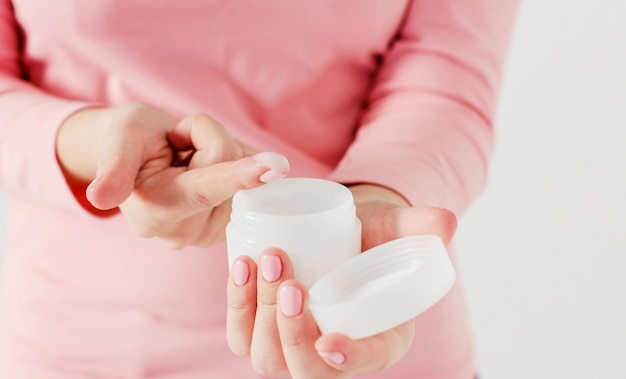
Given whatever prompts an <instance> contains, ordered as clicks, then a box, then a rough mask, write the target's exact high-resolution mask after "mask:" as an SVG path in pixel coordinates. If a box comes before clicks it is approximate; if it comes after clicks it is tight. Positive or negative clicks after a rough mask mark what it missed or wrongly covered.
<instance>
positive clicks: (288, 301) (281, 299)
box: [278, 286, 302, 317]
mask: <svg viewBox="0 0 626 379" xmlns="http://www.w3.org/2000/svg"><path fill="white" fill-rule="evenodd" d="M278 303H279V305H280V311H281V312H282V313H283V314H284V315H285V316H287V317H295V316H297V315H299V314H300V313H301V312H302V292H301V291H300V289H298V288H296V287H292V286H284V287H281V288H280V291H279V292H278Z"/></svg>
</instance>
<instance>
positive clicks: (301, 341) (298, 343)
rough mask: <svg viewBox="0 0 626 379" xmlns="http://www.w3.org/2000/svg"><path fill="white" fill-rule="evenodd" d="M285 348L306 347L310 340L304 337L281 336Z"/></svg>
mask: <svg viewBox="0 0 626 379" xmlns="http://www.w3.org/2000/svg"><path fill="white" fill-rule="evenodd" d="M280 339H281V342H282V344H283V346H286V347H294V348H299V347H303V346H306V345H307V344H309V343H310V340H309V339H307V338H306V337H305V336H302V335H283V334H281V335H280Z"/></svg>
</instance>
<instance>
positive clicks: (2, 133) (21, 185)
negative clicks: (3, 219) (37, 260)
mask: <svg viewBox="0 0 626 379" xmlns="http://www.w3.org/2000/svg"><path fill="white" fill-rule="evenodd" d="M20 74H21V68H20V63H19V37H18V33H17V25H16V21H15V16H14V13H13V9H12V6H11V2H10V1H9V0H0V190H2V191H6V192H8V193H9V194H11V195H17V196H22V197H25V198H30V199H33V200H36V201H43V202H45V203H47V204H49V205H53V206H60V207H66V208H67V207H70V208H73V209H76V210H80V209H82V208H81V207H80V205H79V204H78V202H77V201H76V200H75V198H74V197H73V195H72V192H71V191H70V189H69V187H68V185H67V184H66V181H65V178H64V176H63V173H62V172H61V169H60V167H59V165H58V163H57V160H56V152H55V138H56V133H57V130H58V127H59V126H60V125H61V123H62V122H63V120H64V119H65V118H67V117H68V116H69V115H70V114H72V113H73V112H75V111H77V110H78V109H81V108H84V107H86V106H87V105H88V104H86V103H82V102H73V101H68V100H64V99H60V98H56V97H53V96H50V95H48V94H46V93H44V92H42V91H40V90H39V89H37V88H36V87H34V86H33V85H31V84H29V83H28V82H26V81H24V80H22V79H21V78H20Z"/></svg>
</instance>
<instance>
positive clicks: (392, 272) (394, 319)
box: [309, 235, 456, 339]
mask: <svg viewBox="0 0 626 379" xmlns="http://www.w3.org/2000/svg"><path fill="white" fill-rule="evenodd" d="M455 279H456V274H455V272H454V268H453V267H452V263H451V262H450V258H449V257H448V253H447V251H446V249H445V247H444V245H443V242H442V241H441V239H440V238H439V237H437V236H431V235H418V236H409V237H404V238H400V239H397V240H393V241H390V242H387V243H384V244H382V245H379V246H376V247H374V248H372V249H369V250H367V251H365V252H363V253H361V254H359V255H358V256H356V257H354V258H351V259H349V260H348V261H346V262H345V263H343V264H341V265H340V266H338V267H337V268H335V269H333V270H332V271H331V272H329V273H327V274H326V275H324V276H322V277H321V278H320V279H319V280H318V281H317V282H315V284H313V286H312V287H311V289H310V290H309V306H310V309H311V312H312V313H313V317H314V318H315V321H316V322H317V325H318V327H319V329H320V331H321V332H322V334H325V333H330V332H338V333H342V334H345V335H347V336H348V337H350V338H352V339H358V338H365V337H369V336H372V335H374V334H378V333H381V332H384V331H386V330H389V329H392V328H394V327H396V326H398V325H400V324H402V323H404V322H406V321H408V320H410V319H411V318H413V317H416V316H417V315H419V314H421V313H422V312H424V311H426V310H427V309H428V308H430V307H431V306H433V305H434V304H435V303H437V302H438V301H439V300H440V299H441V298H442V297H443V296H444V295H445V294H446V293H447V292H448V291H449V290H450V288H452V285H453V284H454V281H455Z"/></svg>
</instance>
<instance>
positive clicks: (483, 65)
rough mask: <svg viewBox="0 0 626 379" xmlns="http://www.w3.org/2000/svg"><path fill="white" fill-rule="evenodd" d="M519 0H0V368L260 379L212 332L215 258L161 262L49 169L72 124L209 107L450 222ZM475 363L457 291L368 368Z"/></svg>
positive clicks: (401, 371)
mask: <svg viewBox="0 0 626 379" xmlns="http://www.w3.org/2000/svg"><path fill="white" fill-rule="evenodd" d="M516 3H517V1H516V0H420V1H414V2H412V1H406V0H385V1H381V0H343V1H337V0H334V1H331V0H316V1H304V0H289V1H287V0H284V1H243V0H212V1H197V0H180V1H168V0H150V1H147V0H108V1H97V2H96V1H84V0H66V1H33V0H30V1H29V0H13V1H10V0H0V189H2V190H3V191H5V192H6V193H7V195H8V198H9V216H8V217H9V220H8V221H9V230H8V243H7V246H6V257H5V264H4V266H5V272H4V274H3V285H2V289H3V293H2V302H3V309H2V332H1V334H0V342H1V343H2V346H4V350H3V351H2V352H1V353H0V357H1V358H2V359H3V360H4V362H3V365H2V369H1V370H0V377H2V378H7V379H9V378H10V379H42V378H46V379H74V378H155V379H156V378H160V379H193V378H242V379H243V378H255V377H256V375H255V374H254V373H253V371H252V368H251V366H250V364H249V363H248V361H247V359H245V358H238V357H236V356H235V355H233V354H232V353H230V351H229V350H228V348H227V345H226V341H225V302H226V300H225V294H226V291H225V283H226V280H227V276H228V271H227V270H228V269H227V260H226V255H225V251H224V247H223V246H221V245H220V246H214V247H212V248H210V249H196V248H187V249H184V250H183V251H171V250H169V249H168V248H167V247H166V246H165V245H164V244H163V243H161V242H160V241H158V240H154V239H141V238H138V237H136V236H134V235H133V234H132V233H131V231H130V230H129V228H128V226H127V224H126V222H125V220H124V219H123V217H121V216H120V215H117V216H114V217H110V218H98V217H95V216H93V215H91V214H89V213H87V212H86V211H84V210H83V209H82V208H81V207H80V206H79V204H78V203H77V202H76V200H75V199H74V198H73V196H72V194H71V192H70V190H69V189H68V187H67V184H66V182H65V181H64V178H63V175H62V173H61V171H60V169H59V166H58V164H57V161H56V159H55V150H54V145H55V143H54V141H55V134H56V132H57V129H58V127H59V125H60V124H61V123H62V121H63V120H64V119H65V118H66V117H67V116H68V115H69V114H71V113H72V112H74V111H76V110H78V109H80V108H82V107H85V106H86V105H88V104H94V103H97V104H104V105H112V104H120V103H124V102H129V101H139V102H145V103H150V104H153V105H156V106H159V107H162V108H164V109H166V110H169V111H170V112H172V113H174V114H176V115H179V116H184V115H188V114H192V113H198V112H202V113H207V114H209V115H212V116H213V117H215V118H217V119H218V120H219V121H220V122H221V123H222V124H224V125H225V126H226V127H227V128H228V129H229V130H230V131H231V132H232V133H233V134H234V135H235V136H236V137H238V138H239V139H241V140H243V141H244V142H246V143H247V144H249V145H251V146H253V147H255V148H256V149H257V150H260V151H264V150H271V151H279V152H281V153H283V154H285V155H286V156H287V157H288V158H289V160H290V162H291V166H292V172H291V176H311V177H326V178H330V179H332V180H336V181H339V182H343V183H353V182H370V183H380V184H384V185H385V186H388V187H391V188H393V189H395V190H397V191H399V192H400V193H402V194H403V195H404V196H405V197H406V198H407V199H409V200H410V201H411V202H412V203H413V204H430V205H436V206H441V207H446V208H449V209H451V210H453V211H454V212H456V213H457V215H460V214H461V213H462V212H463V211H464V209H465V208H466V207H467V205H468V204H469V202H470V201H471V200H472V199H473V198H474V197H475V196H476V195H477V194H478V193H479V191H480V190H481V188H482V187H483V185H484V183H485V177H486V173H487V166H488V160H489V157H490V154H491V149H492V147H491V145H492V139H493V131H492V120H493V115H494V108H495V104H496V98H497V92H498V86H499V84H500V79H501V74H502V67H503V60H504V56H505V51H506V46H507V42H508V40H509V34H510V30H511V27H512V24H513V19H514V11H515V8H516ZM23 78H28V79H27V80H25V79H23ZM474 370H475V368H474V363H473V357H472V338H471V333H470V329H469V327H468V322H467V319H466V310H465V304H464V298H463V294H462V290H461V288H460V286H459V283H458V282H457V284H456V285H455V287H454V288H453V289H452V291H451V292H450V293H449V294H448V295H447V296H446V297H445V298H444V299H443V300H442V301H440V302H439V303H438V304H437V305H436V306H435V307H433V308H431V309H430V310H429V311H427V312H426V313H424V314H423V315H421V316H419V317H418V319H417V327H416V336H415V342H414V344H413V347H412V349H411V351H410V352H409V354H408V356H407V357H406V358H405V359H404V360H403V361H401V362H400V363H399V364H397V365H396V366H394V367H393V368H391V369H389V370H388V371H386V372H384V373H380V374H378V375H374V376H372V377H375V378H395V379H398V378H413V379H415V378H428V379H444V378H445V379H448V378H449V379H452V378H455V379H456V378H468V379H469V378H471V377H472V375H473V372H474Z"/></svg>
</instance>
